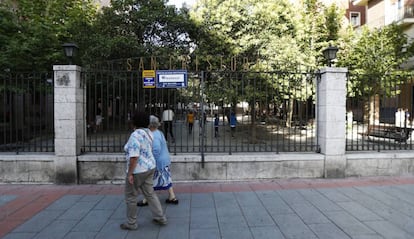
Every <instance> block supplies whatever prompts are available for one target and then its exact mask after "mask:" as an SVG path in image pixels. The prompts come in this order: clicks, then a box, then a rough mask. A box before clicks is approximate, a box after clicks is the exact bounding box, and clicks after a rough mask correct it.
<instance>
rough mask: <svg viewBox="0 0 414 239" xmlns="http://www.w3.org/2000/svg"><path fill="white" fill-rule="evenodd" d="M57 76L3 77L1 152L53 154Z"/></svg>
mask: <svg viewBox="0 0 414 239" xmlns="http://www.w3.org/2000/svg"><path fill="white" fill-rule="evenodd" d="M53 97H54V95H53V73H52V72H47V73H7V72H4V73H0V152H15V153H19V152H53V151H54V123H53Z"/></svg>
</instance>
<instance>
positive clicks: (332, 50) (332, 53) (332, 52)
mask: <svg viewBox="0 0 414 239" xmlns="http://www.w3.org/2000/svg"><path fill="white" fill-rule="evenodd" d="M337 52H338V47H334V46H331V44H329V47H327V48H326V49H325V50H323V55H324V56H325V59H326V60H327V61H328V66H329V67H331V65H332V61H333V60H334V59H336V53H337Z"/></svg>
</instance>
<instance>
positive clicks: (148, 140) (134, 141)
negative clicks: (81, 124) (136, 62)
mask: <svg viewBox="0 0 414 239" xmlns="http://www.w3.org/2000/svg"><path fill="white" fill-rule="evenodd" d="M132 125H133V127H134V131H133V132H132V133H131V135H130V137H129V139H128V142H127V143H126V144H125V146H124V151H125V156H126V165H127V169H126V173H127V177H126V179H125V202H126V207H127V222H126V223H123V224H121V225H120V227H121V229H123V230H136V229H137V228H138V225H137V210H138V209H137V202H138V190H141V192H142V193H143V194H144V196H145V198H146V199H147V200H148V205H149V207H150V210H151V212H152V215H153V222H154V223H157V224H160V225H165V224H167V219H166V217H165V215H164V212H163V210H162V207H161V203H160V200H159V199H158V196H157V194H156V193H155V192H154V188H153V181H152V178H153V175H154V172H155V168H156V162H155V158H154V155H153V153H152V139H153V135H152V133H151V131H150V130H149V129H148V128H147V127H148V125H149V115H148V114H146V113H143V112H136V113H135V114H134V117H133V122H132Z"/></svg>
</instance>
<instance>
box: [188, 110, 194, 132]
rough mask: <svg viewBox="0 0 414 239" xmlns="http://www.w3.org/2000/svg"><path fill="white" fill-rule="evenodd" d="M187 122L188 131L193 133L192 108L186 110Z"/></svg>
mask: <svg viewBox="0 0 414 239" xmlns="http://www.w3.org/2000/svg"><path fill="white" fill-rule="evenodd" d="M187 123H188V133H189V134H192V133H193V126H194V112H193V110H190V111H188V114H187Z"/></svg>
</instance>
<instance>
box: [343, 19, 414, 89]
mask: <svg viewBox="0 0 414 239" xmlns="http://www.w3.org/2000/svg"><path fill="white" fill-rule="evenodd" d="M349 36H350V37H349V38H344V41H343V43H342V47H341V48H342V49H341V51H340V52H339V54H338V61H339V62H338V65H339V66H345V67H348V68H349V71H350V73H351V74H350V75H351V77H350V81H349V84H348V88H349V89H348V92H349V94H350V95H351V96H358V97H360V96H362V95H366V96H367V97H370V96H373V95H375V94H385V95H387V96H393V94H396V93H397V94H398V91H395V90H394V91H392V90H391V89H395V88H396V87H397V86H398V85H400V84H402V83H404V82H405V81H406V80H407V79H408V78H407V77H404V75H406V73H405V71H404V70H403V69H401V65H402V64H403V63H404V62H406V61H407V59H408V58H409V57H410V56H413V49H414V48H413V43H411V44H408V40H407V36H406V35H405V34H404V32H403V29H402V27H401V26H399V25H395V24H391V25H388V26H385V27H383V28H381V29H372V30H370V29H368V28H366V27H365V28H363V30H362V32H361V33H360V34H359V35H356V34H354V33H352V31H351V30H350V32H349ZM386 89H388V90H386Z"/></svg>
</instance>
